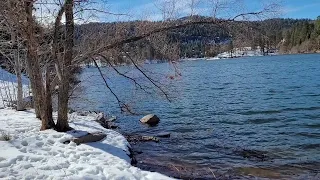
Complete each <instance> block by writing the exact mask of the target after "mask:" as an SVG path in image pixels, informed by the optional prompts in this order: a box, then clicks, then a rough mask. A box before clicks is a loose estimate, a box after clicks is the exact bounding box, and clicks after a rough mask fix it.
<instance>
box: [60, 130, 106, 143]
mask: <svg viewBox="0 0 320 180" xmlns="http://www.w3.org/2000/svg"><path fill="white" fill-rule="evenodd" d="M105 137H107V135H106V134H103V133H101V132H98V133H88V134H87V135H84V136H81V137H79V138H74V139H71V140H68V141H65V142H64V144H68V143H70V142H74V143H76V144H77V145H80V144H84V143H90V142H97V141H101V140H102V139H104V138H105Z"/></svg>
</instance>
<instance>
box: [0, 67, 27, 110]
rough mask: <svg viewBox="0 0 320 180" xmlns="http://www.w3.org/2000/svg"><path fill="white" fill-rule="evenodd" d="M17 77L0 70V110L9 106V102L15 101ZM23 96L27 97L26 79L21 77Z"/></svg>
mask: <svg viewBox="0 0 320 180" xmlns="http://www.w3.org/2000/svg"><path fill="white" fill-rule="evenodd" d="M16 82H17V77H16V76H15V75H13V74H11V73H9V72H7V71H5V70H3V69H1V68H0V108H3V107H5V106H7V105H8V104H9V102H10V101H16V100H17V95H16V94H17V91H18V89H17V83H16ZM22 84H23V92H24V93H23V96H24V97H27V96H29V95H30V94H29V85H28V79H27V78H26V77H22ZM3 100H4V101H3Z"/></svg>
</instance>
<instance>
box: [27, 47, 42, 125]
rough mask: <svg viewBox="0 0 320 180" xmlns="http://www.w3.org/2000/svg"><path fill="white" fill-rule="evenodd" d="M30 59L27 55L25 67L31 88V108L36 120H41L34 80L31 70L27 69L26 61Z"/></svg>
mask: <svg viewBox="0 0 320 180" xmlns="http://www.w3.org/2000/svg"><path fill="white" fill-rule="evenodd" d="M30 58H32V57H30V55H29V53H27V59H26V62H27V63H26V65H27V73H28V75H29V80H30V86H31V91H32V96H33V106H34V109H35V113H36V118H38V119H41V116H40V101H38V98H37V97H38V95H37V91H36V90H35V87H36V85H35V82H34V80H32V69H30V68H29V65H28V61H30V60H29V59H30Z"/></svg>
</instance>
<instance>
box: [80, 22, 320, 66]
mask: <svg viewBox="0 0 320 180" xmlns="http://www.w3.org/2000/svg"><path fill="white" fill-rule="evenodd" d="M199 18H207V17H199ZM183 20H186V19H179V20H176V21H183ZM160 24H161V22H149V21H133V22H116V23H89V24H84V25H81V26H78V29H77V32H78V37H79V39H81V37H85V35H86V34H90V33H103V34H108V36H105V41H108V38H110V37H111V38H112V37H117V35H118V34H119V32H118V31H119V29H121V31H122V32H125V33H122V35H123V34H125V35H126V36H132V35H134V34H135V32H136V31H137V30H139V31H140V32H141V29H142V28H145V30H146V31H147V30H148V29H149V27H156V26H157V25H159V26H160ZM102 39H103V37H102ZM319 42H320V17H318V19H317V20H310V19H282V18H277V19H268V20H263V21H250V22H239V21H235V22H230V23H228V24H225V25H223V26H218V25H214V24H198V25H192V26H187V27H184V28H179V29H175V30H170V31H168V32H166V33H162V34H160V35H159V36H153V37H150V38H147V39H144V40H141V41H139V42H136V43H134V44H128V45H127V46H126V47H123V51H126V52H134V54H132V53H131V56H132V57H135V58H141V59H175V58H181V57H183V58H192V57H212V56H215V55H217V54H218V53H221V52H225V51H230V50H231V49H232V48H236V47H252V48H256V47H257V46H260V47H261V49H262V50H269V49H272V50H279V52H280V53H311V52H316V51H319V48H320V45H319V44H320V43H319ZM111 54H112V53H111ZM110 57H111V58H112V59H113V60H114V61H115V62H126V61H128V60H126V58H125V57H126V55H123V54H120V55H119V54H112V55H110Z"/></svg>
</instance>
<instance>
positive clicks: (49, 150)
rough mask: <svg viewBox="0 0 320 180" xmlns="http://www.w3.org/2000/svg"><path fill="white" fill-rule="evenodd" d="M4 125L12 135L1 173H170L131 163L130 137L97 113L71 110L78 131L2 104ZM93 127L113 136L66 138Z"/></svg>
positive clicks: (1, 154) (1, 155)
mask: <svg viewBox="0 0 320 180" xmlns="http://www.w3.org/2000/svg"><path fill="white" fill-rule="evenodd" d="M0 114H1V116H0V124H1V127H0V131H5V132H7V133H9V134H10V136H11V140H10V141H0V146H1V149H0V179H2V178H4V179H170V178H169V177H166V176H164V175H161V174H159V173H153V172H147V171H142V170H140V169H139V168H136V167H133V166H131V164H130V161H131V159H130V158H129V156H128V154H129V151H128V146H130V145H129V144H128V142H127V140H126V139H125V138H124V137H123V136H122V135H121V134H119V133H118V132H116V131H113V130H107V129H104V128H103V127H101V126H100V125H99V124H98V123H97V122H95V121H94V119H95V117H94V115H88V116H79V115H78V114H77V113H73V114H70V126H71V127H74V128H75V129H76V130H75V131H70V132H67V133H59V132H56V131H54V130H46V131H39V129H40V124H41V123H40V120H38V119H36V117H35V114H34V112H33V111H32V110H29V111H24V112H16V111H15V110H12V109H1V110H0ZM88 132H89V133H90V132H103V133H105V134H107V137H106V138H105V139H104V140H102V141H100V142H95V143H87V144H81V145H79V146H77V145H76V144H75V143H73V142H71V143H70V144H63V142H65V141H66V140H70V139H71V138H73V137H79V136H82V135H85V134H87V133H88Z"/></svg>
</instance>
